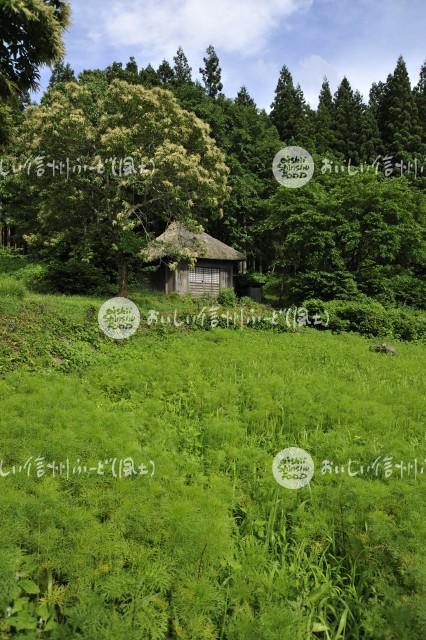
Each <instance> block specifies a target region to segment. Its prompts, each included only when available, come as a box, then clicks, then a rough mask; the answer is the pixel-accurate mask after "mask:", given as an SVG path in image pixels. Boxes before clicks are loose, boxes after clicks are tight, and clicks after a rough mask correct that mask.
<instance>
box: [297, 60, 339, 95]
mask: <svg viewBox="0 0 426 640" xmlns="http://www.w3.org/2000/svg"><path fill="white" fill-rule="evenodd" d="M295 75H296V77H295V81H296V82H297V83H299V84H300V85H301V87H302V89H303V93H304V95H305V98H306V99H307V101H308V102H309V104H310V105H311V106H313V107H316V105H317V103H318V96H319V92H320V89H321V85H322V82H323V79H324V77H325V76H326V77H327V79H328V81H329V82H330V85H331V87H332V88H333V87H336V86H337V84H338V82H339V80H341V76H340V74H339V72H338V70H337V69H336V67H335V65H333V64H331V63H330V62H327V60H325V59H324V58H322V57H321V56H319V55H317V54H312V55H310V56H308V57H307V58H304V59H303V60H302V61H301V62H300V64H299V69H298V70H297V73H296V74H295Z"/></svg>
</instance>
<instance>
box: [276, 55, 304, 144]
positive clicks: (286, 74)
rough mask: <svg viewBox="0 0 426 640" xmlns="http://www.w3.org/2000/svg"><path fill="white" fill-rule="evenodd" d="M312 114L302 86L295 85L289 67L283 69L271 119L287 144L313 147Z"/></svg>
mask: <svg viewBox="0 0 426 640" xmlns="http://www.w3.org/2000/svg"><path fill="white" fill-rule="evenodd" d="M311 116H312V114H311V112H310V109H309V108H308V106H307V104H306V102H305V98H304V96H303V92H302V90H301V88H300V86H299V85H298V86H296V87H295V86H294V83H293V77H292V75H291V73H290V71H289V69H288V68H287V67H286V66H284V67H283V68H282V69H281V73H280V77H279V79H278V84H277V88H276V89H275V98H274V101H273V103H272V105H271V113H270V119H271V122H272V124H274V125H275V126H276V128H277V130H278V133H279V136H280V139H281V140H282V141H283V142H285V143H286V144H290V145H291V144H295V145H299V146H305V147H307V148H308V149H312V146H313V141H312V130H311V125H312V117H311Z"/></svg>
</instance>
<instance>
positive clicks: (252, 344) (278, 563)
mask: <svg viewBox="0 0 426 640" xmlns="http://www.w3.org/2000/svg"><path fill="white" fill-rule="evenodd" d="M139 295H140V298H138V303H139V304H141V305H142V303H143V304H144V305H145V308H150V307H151V308H155V307H156V306H157V304H164V305H166V306H169V307H170V306H173V305H174V304H178V303H179V304H181V305H189V304H192V305H194V308H195V306H197V305H198V304H201V302H198V301H192V300H189V299H186V300H183V301H182V300H181V299H177V298H176V300H175V299H167V298H165V297H163V298H154V297H151V298H149V296H148V294H147V295H145V294H139ZM150 295H151V296H152V294H150ZM30 302H31V305H32V306H31V308H29V309H28V311H27V315H21V316H20V317H19V319H18V326H17V330H16V331H15V333H17V334H18V336H20V337H21V338H22V333H23V332H24V331H26V330H27V329H26V328H24V323H25V322H28V325H29V326H30V330H29V331H28V333H27V338H28V340H30V339H32V342H33V343H34V342H35V341H36V339H37V336H39V337H41V336H42V332H43V331H44V343H46V342H49V341H50V340H51V339H52V337H53V336H55V343H56V347H58V345H59V344H60V343H61V341H62V344H63V346H64V347H65V346H66V345H67V346H68V349H69V350H70V351H71V350H74V349H75V352H76V353H77V352H79V353H80V355H82V353H83V349H82V345H83V344H86V346H87V348H89V345H90V336H92V339H93V347H91V357H90V359H89V360H88V361H87V362H86V364H85V365H84V366H82V365H81V363H80V365H78V363H77V362H75V363H74V364H73V365H72V363H70V364H71V365H72V366H70V367H69V368H63V367H62V366H61V365H59V368H57V366H56V365H54V364H53V363H51V364H50V366H49V365H48V364H47V363H45V364H44V365H43V363H42V362H41V361H39V362H38V363H35V364H37V370H36V372H34V373H32V372H31V371H28V366H27V367H25V368H24V367H21V368H20V370H17V371H14V372H11V373H7V375H4V376H3V377H2V379H1V380H0V401H1V404H2V412H1V414H0V434H1V439H2V454H1V458H2V471H3V472H7V471H10V470H11V468H12V466H13V465H19V464H22V463H24V462H25V461H26V460H27V459H28V458H29V457H30V456H43V457H44V458H45V461H46V463H47V462H50V461H53V460H55V461H56V463H59V462H61V461H65V460H66V458H69V460H70V463H71V465H74V464H76V461H77V459H80V461H81V462H82V463H83V464H84V463H87V464H88V465H90V466H92V465H96V464H97V461H98V460H103V459H106V458H108V459H110V458H114V457H117V458H118V459H119V458H124V457H128V456H129V457H132V458H133V459H134V461H135V462H137V463H140V462H143V461H144V462H146V461H148V460H150V459H152V460H154V461H155V464H156V471H155V474H154V476H153V477H129V478H123V479H121V480H118V479H114V478H112V477H111V476H110V475H109V474H108V473H105V475H104V476H97V475H93V474H92V475H84V474H82V475H78V474H74V475H71V476H70V478H69V479H68V480H67V479H66V478H65V477H64V476H62V477H61V476H60V475H59V474H58V475H57V476H56V477H52V473H51V472H49V471H47V470H46V474H45V475H44V476H43V477H41V478H38V479H37V478H36V477H35V469H34V467H33V468H32V472H31V474H30V477H27V475H26V474H25V473H21V474H18V473H17V474H16V475H15V476H13V475H12V474H11V475H9V476H8V477H2V478H1V483H2V491H1V499H0V517H1V521H2V531H3V534H2V546H1V550H0V573H1V576H2V580H1V582H0V611H1V612H2V613H3V616H2V618H1V619H0V634H1V635H2V637H4V638H13V637H22V638H25V637H40V638H61V640H62V639H64V640H68V639H69V640H71V639H72V640H75V639H79V638H81V639H83V638H84V640H95V639H97V638H99V637H102V638H105V640H110V639H112V638H130V639H131V640H136V639H138V638H141V637H142V638H146V639H147V640H166V639H168V638H176V639H178V638H179V639H182V640H189V639H191V640H192V639H194V640H213V639H215V638H221V637H222V638H223V639H224V638H229V639H230V640H250V639H253V640H255V639H256V640H257V639H258V638H261V639H265V640H266V639H268V640H282V638H283V637H287V636H290V635H291V637H293V638H294V639H295V640H306V639H307V638H313V637H322V636H324V637H326V638H327V637H329V638H333V639H335V638H340V640H367V639H368V640H387V639H388V638H392V637H403V638H404V639H405V640H418V638H421V637H423V636H424V635H425V632H426V626H425V624H426V621H425V619H424V599H425V595H426V592H425V590H426V571H425V565H424V553H423V548H422V545H423V539H424V537H425V535H426V530H425V524H424V516H423V510H424V488H423V480H422V479H421V478H420V477H419V478H418V480H417V481H414V480H409V479H406V478H404V479H402V480H401V479H398V477H397V476H396V475H394V476H393V477H391V478H389V479H385V478H383V477H382V476H380V477H375V475H374V473H372V474H370V476H358V477H353V478H351V477H349V476H348V475H347V474H342V473H340V474H328V475H327V474H325V475H323V474H322V473H321V461H322V460H324V459H329V460H332V461H333V462H334V463H335V464H345V463H347V462H348V460H349V459H352V460H359V461H362V462H365V463H367V462H372V461H373V460H375V459H376V458H377V457H378V456H385V455H393V456H394V459H395V460H396V461H399V460H406V461H411V460H413V459H414V458H416V457H417V458H418V457H419V443H420V442H421V440H422V438H423V434H424V425H423V422H422V412H423V409H424V407H423V401H422V397H423V395H424V391H425V389H424V378H423V376H422V375H421V372H422V370H423V367H424V355H425V354H424V349H425V347H424V346H423V345H420V344H416V345H413V344H404V343H401V344H399V345H398V353H399V357H398V358H395V359H390V358H389V359H388V358H384V357H382V356H380V354H375V353H372V352H371V351H370V350H369V349H368V346H369V343H368V341H367V340H365V339H362V338H361V337H359V336H356V335H341V336H335V335H332V334H331V333H329V332H321V333H320V332H316V331H302V332H299V333H297V334H291V333H282V334H281V333H271V332H263V331H260V332H255V331H248V330H241V331H226V330H221V329H216V330H212V331H209V332H192V333H188V332H173V333H169V334H168V335H167V336H160V335H159V334H158V333H157V332H156V331H154V330H151V331H148V330H146V331H140V332H138V333H137V334H136V336H134V337H133V338H132V339H131V340H130V341H128V342H125V343H124V344H118V343H113V342H111V341H109V340H107V339H106V338H103V337H102V336H100V335H99V331H98V329H97V323H96V308H98V307H99V305H100V304H101V300H99V301H95V300H94V299H91V298H75V297H71V298H68V297H65V296H43V297H41V296H40V297H37V296H33V297H32V298H31V300H30ZM336 304H342V302H341V301H337V302H336ZM36 305H38V311H37V307H36ZM370 307H371V308H373V303H371V304H370ZM377 313H378V310H377ZM37 314H38V316H39V318H38V319H37ZM349 315H350V317H351V321H353V322H359V317H358V316H357V310H356V309H354V308H353V307H352V308H351V309H349V307H348V311H347V316H346V317H349ZM85 318H86V320H85ZM0 319H1V321H2V322H10V320H11V318H10V317H9V318H6V317H4V316H0ZM16 320H17V319H16V318H15V322H16ZM91 327H92V329H91ZM78 336H80V340H78V339H77V337H78ZM96 336H97V337H96ZM5 340H10V336H9V337H8V335H7V334H3V333H1V332H0V344H1V345H3V344H4V342H5ZM40 342H41V341H40ZM9 344H10V343H9ZM21 344H23V343H21ZM20 351H21V352H22V350H20ZM280 354H283V355H282V357H281V356H280ZM3 373H4V372H3ZM401 389H403V393H402V392H401ZM291 445H300V446H302V447H303V448H305V449H306V450H308V451H310V453H311V454H312V455H313V458H314V461H315V465H316V473H315V476H314V479H313V481H312V483H311V485H310V487H309V488H305V489H301V490H300V491H298V492H291V491H286V490H285V489H283V488H281V487H280V486H278V485H277V484H276V483H275V481H274V479H273V477H272V473H271V462H272V459H273V457H274V456H275V455H276V453H277V452H278V451H280V450H281V449H282V448H284V447H285V446H291Z"/></svg>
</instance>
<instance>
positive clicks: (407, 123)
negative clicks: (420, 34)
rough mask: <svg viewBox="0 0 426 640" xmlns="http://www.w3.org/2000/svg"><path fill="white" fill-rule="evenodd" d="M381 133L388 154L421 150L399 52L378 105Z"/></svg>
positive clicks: (415, 114)
mask: <svg viewBox="0 0 426 640" xmlns="http://www.w3.org/2000/svg"><path fill="white" fill-rule="evenodd" d="M378 122H379V127H380V134H381V138H382V141H383V145H384V148H385V152H386V154H387V155H390V156H392V157H393V158H394V159H395V160H399V159H400V158H403V157H406V156H407V155H409V156H413V155H414V154H416V153H419V152H420V151H421V125H420V120H419V113H418V110H417V104H416V100H415V95H414V93H413V91H412V90H411V83H410V78H409V75H408V71H407V67H406V65H405V62H404V59H403V58H402V56H400V57H399V58H398V62H397V65H396V68H395V71H394V72H393V74H390V75H389V76H388V79H387V82H386V85H385V88H384V90H383V95H382V99H381V101H380V104H379V109H378Z"/></svg>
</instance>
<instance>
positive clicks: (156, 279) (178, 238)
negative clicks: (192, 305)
mask: <svg viewBox="0 0 426 640" xmlns="http://www.w3.org/2000/svg"><path fill="white" fill-rule="evenodd" d="M185 254H186V255H188V256H189V255H196V261H195V264H194V265H193V266H191V265H190V263H189V262H187V261H185V259H184V256H185ZM145 257H146V262H147V264H150V265H155V266H156V267H157V268H156V269H155V271H153V272H152V273H151V274H150V278H149V281H150V282H149V284H150V286H151V288H153V289H155V290H156V291H162V292H164V293H179V294H186V293H190V294H193V295H202V294H208V295H211V296H216V295H218V293H219V292H220V290H221V289H226V288H233V287H234V275H236V274H237V273H243V272H244V270H245V261H246V257H245V255H244V254H242V253H240V252H239V251H236V249H233V248H232V247H229V246H228V245H226V244H224V243H223V242H221V241H220V240H217V239H216V238H213V237H212V236H210V235H209V234H208V233H205V232H201V233H195V232H193V231H190V230H189V229H187V228H186V227H185V226H184V225H183V224H181V223H180V222H173V223H172V224H170V225H169V226H168V227H167V229H166V230H165V232H164V233H162V234H161V235H160V236H159V237H158V238H156V239H155V240H154V241H153V242H151V243H150V245H149V246H148V249H147V251H146V252H145ZM176 257H178V258H177V262H178V263H177V266H176V268H170V267H171V265H172V263H176Z"/></svg>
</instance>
